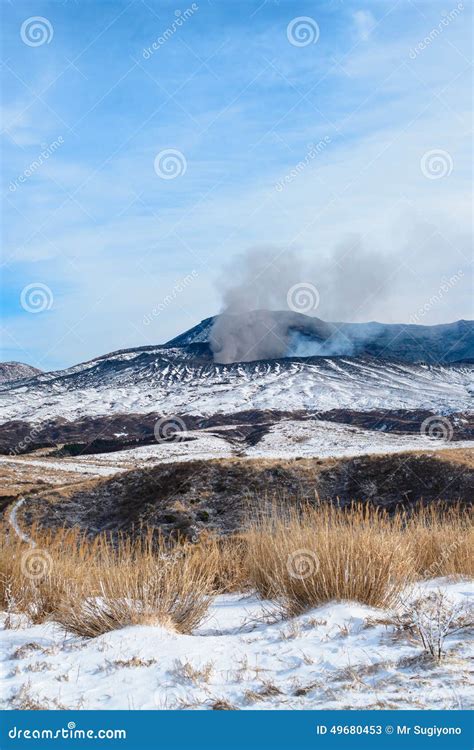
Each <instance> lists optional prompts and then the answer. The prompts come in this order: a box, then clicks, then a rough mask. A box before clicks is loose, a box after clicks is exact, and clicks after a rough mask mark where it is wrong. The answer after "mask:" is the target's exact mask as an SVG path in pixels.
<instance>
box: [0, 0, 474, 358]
mask: <svg viewBox="0 0 474 750" xmlns="http://www.w3.org/2000/svg"><path fill="white" fill-rule="evenodd" d="M1 7H2V29H3V31H2V45H1V55H0V57H1V62H2V97H1V114H2V127H1V129H2V146H1V149H2V151H1V158H2V267H1V268H2V271H1V280H2V334H1V343H2V351H1V356H0V359H1V360H17V361H23V362H28V363H29V364H32V365H34V366H36V367H40V368H41V369H45V370H48V369H56V368H61V367H66V366H70V365H73V364H75V363H78V362H80V361H84V360H87V359H91V358H93V357H95V356H98V355H101V354H105V353H107V352H110V351H113V350H117V349H121V348H128V347H134V346H144V345H153V344H158V343H163V342H165V341H166V340H168V339H170V338H171V337H173V336H175V335H177V334H179V333H181V332H182V331H183V330H185V329H187V328H189V327H191V326H192V325H195V324H196V323H198V322H199V321H200V320H201V319H203V318H205V317H208V316H210V315H213V314H216V313H217V312H219V310H220V309H222V300H223V298H224V297H225V296H226V294H227V292H228V288H229V287H231V286H232V282H233V276H234V273H235V268H236V267H237V268H238V265H239V263H242V264H245V263H246V262H247V261H246V258H247V259H248V257H249V254H250V256H251V255H252V254H257V255H258V254H259V252H260V250H262V253H263V255H262V257H264V258H268V257H272V254H273V256H274V258H275V263H274V267H273V270H272V275H271V277H272V278H273V277H274V275H275V267H276V269H277V275H278V273H280V277H281V278H282V279H285V278H286V276H285V274H288V284H289V285H290V284H291V285H294V284H298V283H301V284H306V285H310V288H311V289H312V288H316V289H318V288H319V287H321V288H322V289H325V288H327V286H328V285H327V283H326V280H325V279H318V278H317V277H318V273H322V274H326V273H327V272H328V271H327V269H328V268H330V267H331V264H334V263H337V265H338V271H339V273H340V272H341V271H342V274H343V276H344V289H345V288H350V287H351V292H352V295H351V299H352V297H353V296H355V297H357V296H359V298H360V299H359V303H358V304H357V305H352V306H351V308H350V309H348V307H347V305H346V306H345V308H344V310H343V311H341V313H342V312H343V313H344V316H345V317H346V318H347V319H352V320H362V321H363V320H374V319H376V320H380V321H382V322H418V323H422V324H435V323H443V322H450V321H453V320H457V319H460V318H472V317H474V316H473V308H472V291H473V290H472V251H471V244H470V228H471V221H472V214H471V195H470V190H471V179H472V174H471V159H472V153H471V136H470V128H471V115H470V112H471V108H472V101H471V93H470V92H471V83H472V62H471V61H472V40H471V37H470V25H471V19H470V15H471V12H472V5H471V3H470V2H465V3H455V2H453V1H452V0H446V1H445V0H443V2H438V1H437V0H398V2H395V0H377V1H376V2H375V1H371V0H368V1H367V2H364V0H354V1H353V0H327V1H325V2H306V1H302V2H300V1H299V0H287V1H286V0H280V1H279V2H278V1H271V0H266V1H264V0H255V1H254V0H238V2H237V1H236V0H225V1H224V0H220V1H219V0H200V1H199V2H196V3H191V2H188V0H185V1H184V2H183V3H180V4H179V6H177V4H176V0H174V1H173V2H171V3H170V2H167V1H165V0H163V1H161V0H102V1H101V2H97V0H94V1H93V2H92V0H91V1H88V0H57V1H54V2H52V1H45V0H34V1H33V2H30V1H29V0H25V1H22V0H2V5H1ZM341 247H342V248H347V252H346V250H344V252H341V251H340V248H341ZM354 248H355V249H354ZM240 257H242V260H241V261H239V258H240ZM282 258H284V259H286V262H285V263H283V264H282V265H281V271H279V268H280V266H279V263H280V259H282ZM288 258H290V259H291V258H297V259H298V260H297V261H296V262H295V264H294V265H293V264H292V263H291V262H290V263H288V262H287V261H288ZM301 259H304V262H303V261H301V262H300V260H301ZM371 264H372V265H374V266H375V265H376V266H377V268H380V269H382V272H383V274H384V279H383V281H384V283H383V284H380V278H379V277H377V278H376V280H374V282H373V285H374V289H373V292H374V294H367V290H366V287H367V284H364V283H361V276H362V275H364V277H365V276H366V272H365V268H366V267H367V265H369V266H370V265H371ZM289 266H290V271H288V267H289ZM358 267H359V271H360V273H357V269H358ZM303 268H305V269H308V268H312V269H319V270H314V271H311V274H313V273H314V277H313V276H311V278H306V277H304V276H303V278H299V277H298V273H301V274H304V273H306V275H308V273H309V272H308V271H306V272H305V271H303V270H300V269H303ZM291 269H293V270H291ZM369 270H370V269H369ZM262 274H263V276H265V268H264V267H263V268H262ZM369 276H370V274H369ZM256 283H257V282H256ZM359 284H360V287H359ZM375 285H376V286H377V289H375ZM283 287H284V284H283ZM380 290H382V291H380ZM376 292H377V293H376ZM319 296H321V299H320V300H319ZM326 297H327V295H326ZM318 303H320V306H319V307H318V309H317V310H315V314H317V315H320V316H321V317H325V316H327V315H329V314H331V315H335V316H336V319H340V318H338V310H337V309H336V310H334V309H333V307H334V306H331V304H330V300H329V299H327V298H326V300H325V299H324V294H322V295H318ZM275 304H276V306H277V307H280V308H283V307H284V305H285V304H286V300H285V297H284V296H283V298H282V299H281V300H280V299H277V300H276V302H275Z"/></svg>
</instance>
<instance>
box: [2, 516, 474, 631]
mask: <svg viewBox="0 0 474 750" xmlns="http://www.w3.org/2000/svg"><path fill="white" fill-rule="evenodd" d="M30 536H31V538H32V539H33V540H34V542H33V545H32V544H28V543H25V542H24V541H22V540H21V539H19V538H18V537H17V536H16V535H15V534H14V532H13V530H12V529H11V528H10V527H8V526H4V527H2V528H1V529H0V598H1V600H2V607H3V609H4V610H7V611H8V612H9V613H15V612H20V613H26V614H27V615H28V617H29V618H30V620H32V621H33V622H42V621H44V620H54V621H56V622H59V623H60V624H61V625H62V626H63V627H64V628H65V629H66V630H67V631H70V632H73V633H76V634H78V635H81V636H88V637H94V636H97V635H100V634H102V633H105V632H108V631H109V630H114V629H117V628H123V627H126V626H128V625H138V624H160V625H162V626H165V627H167V628H170V629H173V630H176V631H177V632H183V633H189V632H191V631H192V630H193V629H194V628H195V627H196V626H197V625H199V623H200V622H202V620H203V618H204V617H205V616H206V613H207V610H208V607H209V604H210V602H211V600H212V597H213V596H214V595H215V594H216V593H222V592H229V591H245V590H249V589H253V590H256V591H257V592H258V593H259V595H260V596H261V597H263V598H265V599H274V600H276V601H277V602H278V603H279V604H280V606H281V609H282V611H283V613H284V614H286V615H289V616H292V615H294V614H298V613H300V612H302V611H304V610H306V609H308V608H311V607H314V606H317V605H318V604H320V603H322V602H327V601H330V600H334V599H336V600H337V599H339V600H341V599H346V600H356V601H360V602H363V603H366V604H368V605H372V606H376V607H385V606H391V605H392V604H394V603H395V602H396V600H397V598H398V595H399V593H400V591H402V589H404V588H405V587H406V586H407V584H409V583H410V582H412V581H415V580H419V579H423V578H425V579H428V578H436V577H440V576H446V575H453V574H457V575H459V574H460V575H469V574H472V572H473V564H472V552H471V550H472V548H473V545H472V525H471V522H470V520H469V517H468V516H467V514H466V513H464V512H463V511H462V509H461V508H459V507H454V508H451V509H449V510H446V509H444V510H443V512H440V511H439V509H438V510H436V509H434V508H428V509H426V508H425V509H423V508H421V509H418V510H417V511H412V512H411V513H410V514H407V513H397V514H394V515H392V516H391V515H389V514H388V513H387V512H384V511H383V510H380V509H376V508H375V507H372V506H369V505H365V506H362V505H354V506H352V507H350V508H346V509H341V508H338V507H334V506H330V505H318V506H316V507H315V506H312V507H310V506H303V507H300V508H295V507H293V509H288V506H286V507H282V506H280V507H276V506H271V507H270V508H269V509H268V507H267V510H266V511H265V512H262V514H261V516H260V517H259V518H257V519H256V520H255V519H254V520H252V521H249V523H248V528H247V530H246V531H245V532H242V533H241V534H239V535H234V536H232V537H224V538H223V537H221V538H217V537H213V536H211V535H206V536H203V537H202V538H201V540H200V541H199V542H198V543H197V544H191V543H189V542H173V543H171V542H169V541H168V542H166V541H165V540H164V539H163V538H162V537H161V536H159V534H158V532H157V530H156V529H141V530H140V533H137V534H136V535H134V536H132V535H130V536H125V535H123V536H120V535H119V536H118V537H117V535H114V537H113V538H112V537H110V536H108V535H107V534H100V535H98V536H97V537H96V538H95V539H93V540H91V539H89V538H87V537H86V536H85V535H84V534H82V533H80V532H78V531H75V530H60V531H56V532H45V531H40V530H39V529H37V528H33V529H32V530H30Z"/></svg>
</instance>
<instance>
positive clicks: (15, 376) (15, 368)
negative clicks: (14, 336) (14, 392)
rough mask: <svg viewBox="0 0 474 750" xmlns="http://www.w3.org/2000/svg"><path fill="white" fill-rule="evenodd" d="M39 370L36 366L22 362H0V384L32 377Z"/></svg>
mask: <svg viewBox="0 0 474 750" xmlns="http://www.w3.org/2000/svg"><path fill="white" fill-rule="evenodd" d="M40 372H41V370H39V369H38V368H37V367H32V366H31V365H26V364H24V363H23V362H0V384H3V383H12V382H13V381H16V380H23V379H25V378H32V377H34V376H35V375H38V374H39V373H40Z"/></svg>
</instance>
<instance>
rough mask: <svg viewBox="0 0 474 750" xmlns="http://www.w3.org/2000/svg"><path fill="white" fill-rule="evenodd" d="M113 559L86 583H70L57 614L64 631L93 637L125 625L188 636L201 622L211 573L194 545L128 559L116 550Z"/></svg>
mask: <svg viewBox="0 0 474 750" xmlns="http://www.w3.org/2000/svg"><path fill="white" fill-rule="evenodd" d="M111 554H112V559H111V560H110V561H106V563H105V564H104V561H102V564H99V565H96V566H95V567H93V568H92V570H91V571H90V573H89V576H87V577H86V579H84V578H83V577H82V576H77V575H76V576H74V578H73V579H72V580H71V581H70V584H69V586H68V588H67V590H66V593H65V595H64V596H63V598H62V601H61V603H60V605H59V606H58V608H57V610H56V612H55V620H56V621H57V622H59V623H60V624H61V625H63V627H64V628H65V629H66V630H68V631H70V632H72V633H76V634H77V635H81V636H86V637H91V638H93V637H95V636H98V635H102V634H103V633H106V632H108V631H110V630H116V629H118V628H123V627H127V626H129V625H161V626H164V627H166V628H168V629H170V630H175V631H177V632H180V633H189V632H191V631H192V630H193V629H194V628H195V627H197V626H198V625H199V624H200V622H202V620H203V619H204V617H205V615H206V614H207V610H208V607H209V604H210V601H211V599H212V596H213V593H214V592H213V578H214V573H215V571H214V569H213V565H212V564H211V565H206V564H203V560H202V556H201V555H200V554H199V553H197V550H196V548H195V547H194V546H193V545H186V546H183V547H179V548H178V549H176V550H173V551H172V552H170V551H167V550H165V549H163V548H162V549H159V550H156V551H155V552H154V553H153V554H149V555H147V554H138V555H133V557H131V558H130V557H129V556H128V555H123V550H121V549H120V547H119V549H118V550H117V551H116V552H112V553H111ZM211 562H212V561H211Z"/></svg>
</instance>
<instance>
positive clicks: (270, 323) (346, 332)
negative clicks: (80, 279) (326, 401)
mask: <svg viewBox="0 0 474 750" xmlns="http://www.w3.org/2000/svg"><path fill="white" fill-rule="evenodd" d="M249 319H250V322H251V324H252V325H253V326H254V327H255V328H256V329H257V328H261V329H262V331H263V336H264V337H265V338H267V337H271V335H272V333H273V332H274V331H276V334H277V335H276V337H277V338H278V339H279V340H280V341H283V342H284V344H285V345H286V346H285V351H283V352H280V357H281V356H296V357H308V356H354V357H359V356H364V355H365V356H370V357H383V358H385V359H398V360H401V361H404V362H431V363H433V364H444V363H447V362H462V361H471V362H474V321H469V320H458V321H456V322H455V323H447V324H442V325H435V326H423V325H412V324H405V323H400V324H390V323H376V322H370V323H326V322H324V321H322V320H320V319H319V318H315V317H310V316H308V315H303V314H301V313H291V312H288V311H267V310H256V311H253V312H251V313H245V314H239V315H230V314H222V315H217V316H214V317H212V318H206V319H205V320H203V321H201V323H199V324H198V325H196V326H194V327H193V328H190V329H189V330H188V331H185V332H184V333H182V334H180V335H179V336H176V337H175V338H173V339H171V340H170V341H168V342H167V343H166V344H165V346H166V347H185V346H188V345H189V344H211V348H212V349H213V350H214V352H216V350H217V351H219V349H220V347H221V346H222V344H221V342H219V341H216V337H217V336H218V335H219V328H221V329H223V330H224V331H225V332H230V334H231V335H232V336H235V334H236V332H237V333H238V332H239V331H240V330H242V329H245V327H248V325H249ZM224 321H229V324H228V325H227V324H226V325H223V322H224ZM215 331H217V334H216V333H214V332H215ZM265 334H266V336H265ZM280 357H276V358H280ZM260 358H261V357H255V356H253V351H250V353H249V355H248V356H246V357H245V360H244V361H253V360H255V359H260ZM235 361H242V360H241V359H236V360H235Z"/></svg>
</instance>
